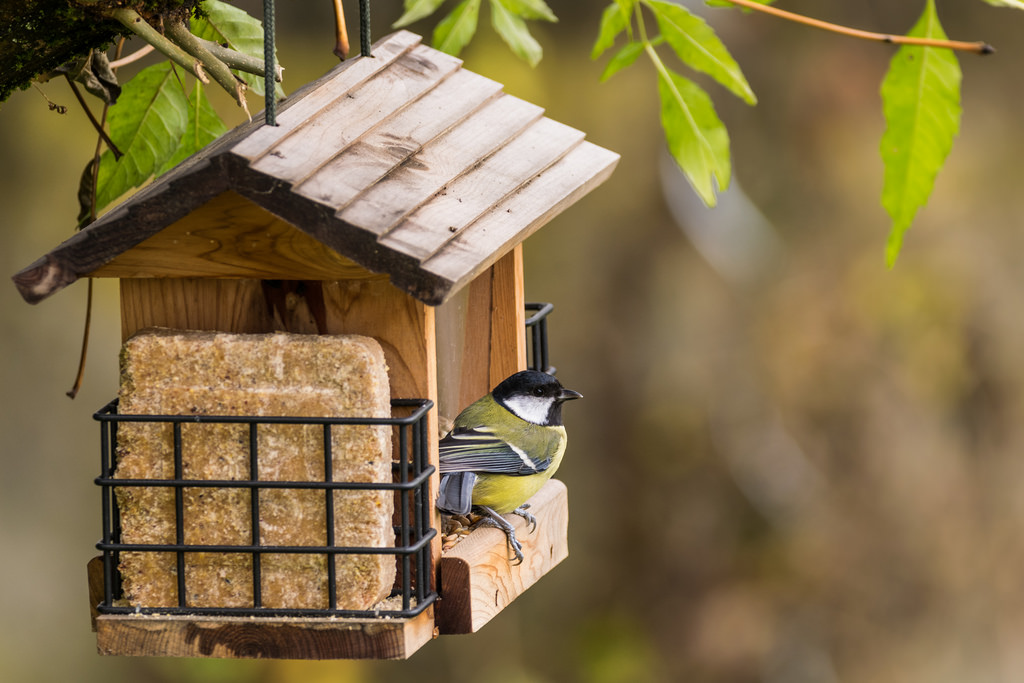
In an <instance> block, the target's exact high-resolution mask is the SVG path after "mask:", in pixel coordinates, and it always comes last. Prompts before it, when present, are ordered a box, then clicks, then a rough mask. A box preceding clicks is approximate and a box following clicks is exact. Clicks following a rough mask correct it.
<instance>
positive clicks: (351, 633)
mask: <svg viewBox="0 0 1024 683" xmlns="http://www.w3.org/2000/svg"><path fill="white" fill-rule="evenodd" d="M433 638H434V615H433V611H432V609H431V608H429V607H428V608H427V609H426V610H425V611H423V612H422V613H421V614H419V615H417V616H415V617H413V618H411V619H330V618H302V619H296V618H268V617H260V618H250V617H196V616H176V615H175V616H172V615H154V616H150V615H112V614H104V615H100V616H99V617H98V618H97V620H96V646H97V647H96V649H97V651H98V652H99V654H101V655H122V656H136V657H139V656H142V657H145V656H156V657H220V658H227V659H243V658H244V659H264V658H271V659H407V658H408V657H409V656H411V655H412V654H413V653H414V652H416V650H418V649H419V648H420V647H422V646H423V645H424V644H425V643H427V642H429V641H430V640H431V639H433Z"/></svg>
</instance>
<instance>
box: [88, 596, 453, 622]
mask: <svg viewBox="0 0 1024 683" xmlns="http://www.w3.org/2000/svg"><path fill="white" fill-rule="evenodd" d="M436 600H437V595H436V594H431V595H428V596H427V597H426V598H424V599H423V600H422V601H420V602H417V603H416V605H414V606H411V607H410V608H409V609H408V610H340V609H339V610H328V609H287V608H271V607H263V608H261V609H259V610H253V609H251V608H248V607H188V608H179V607H106V606H100V609H99V611H100V613H101V614H172V615H174V614H187V615H202V616H260V617H322V616H332V617H341V618H366V617H368V616H372V617H377V618H384V619H387V618H403V619H408V618H410V617H414V616H416V615H417V614H420V613H421V612H423V611H424V610H425V609H427V608H428V607H430V605H432V604H433V603H434V602H435V601H436Z"/></svg>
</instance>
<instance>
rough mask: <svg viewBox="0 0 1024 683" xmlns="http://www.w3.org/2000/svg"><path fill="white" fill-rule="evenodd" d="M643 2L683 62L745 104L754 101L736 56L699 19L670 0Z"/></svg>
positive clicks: (645, 0)
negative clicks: (713, 80) (716, 82)
mask: <svg viewBox="0 0 1024 683" xmlns="http://www.w3.org/2000/svg"><path fill="white" fill-rule="evenodd" d="M644 4H645V5H647V6H648V7H649V8H651V10H652V11H653V12H654V17H655V19H657V21H658V27H659V28H660V29H661V34H662V35H663V36H664V37H665V41H666V42H668V44H669V45H670V46H671V47H672V50H673V51H675V53H676V56H678V57H679V59H680V60H681V61H682V62H683V63H684V64H686V65H688V66H689V67H691V68H692V69H696V70H697V71H702V72H704V73H706V74H707V75H709V76H711V77H712V78H714V79H715V80H716V81H718V82H719V83H721V84H722V85H723V86H725V87H726V88H728V89H729V90H730V91H732V93H733V94H734V95H736V96H737V97H739V98H740V99H742V100H743V101H744V102H746V103H747V104H755V103H756V102H757V98H756V97H755V96H754V91H753V90H751V89H750V84H749V83H747V79H746V78H745V77H744V76H743V72H742V71H740V67H739V65H738V64H737V63H736V60H734V59H733V58H732V55H730V54H729V51H728V50H727V49H726V47H725V45H724V44H723V43H722V41H721V40H719V39H718V36H717V35H715V31H714V29H712V28H711V27H710V26H708V25H707V23H705V21H704V20H703V19H701V18H700V17H698V16H696V15H695V14H692V13H690V11H689V10H687V9H686V8H684V7H682V6H680V5H676V4H673V3H671V2H662V1H661V0H644Z"/></svg>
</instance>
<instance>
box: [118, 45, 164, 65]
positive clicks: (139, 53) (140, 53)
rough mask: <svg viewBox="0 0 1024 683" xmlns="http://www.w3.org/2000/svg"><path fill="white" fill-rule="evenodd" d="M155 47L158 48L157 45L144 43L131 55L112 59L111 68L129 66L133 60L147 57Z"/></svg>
mask: <svg viewBox="0 0 1024 683" xmlns="http://www.w3.org/2000/svg"><path fill="white" fill-rule="evenodd" d="M155 49H156V48H155V47H153V46H152V45H149V44H148V43H147V44H146V45H143V46H142V47H140V48H139V49H138V50H136V51H135V52H133V53H131V54H130V55H128V56H127V57H122V58H121V59H115V60H114V61H112V62H111V63H110V68H111V69H117V68H120V67H122V66H127V65H128V64H131V63H132V62H137V61H138V60H140V59H142V58H143V57H145V56H146V55H148V54H149V53H150V52H152V51H153V50H155Z"/></svg>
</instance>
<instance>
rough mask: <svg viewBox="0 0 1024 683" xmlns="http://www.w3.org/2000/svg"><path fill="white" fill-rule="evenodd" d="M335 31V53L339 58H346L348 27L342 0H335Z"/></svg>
mask: <svg viewBox="0 0 1024 683" xmlns="http://www.w3.org/2000/svg"><path fill="white" fill-rule="evenodd" d="M334 33H335V35H336V36H337V38H336V40H335V43H334V54H335V55H336V56H337V57H338V59H341V60H344V59H345V58H346V57H348V52H349V44H348V29H346V28H345V10H344V9H342V7H341V0H334Z"/></svg>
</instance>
